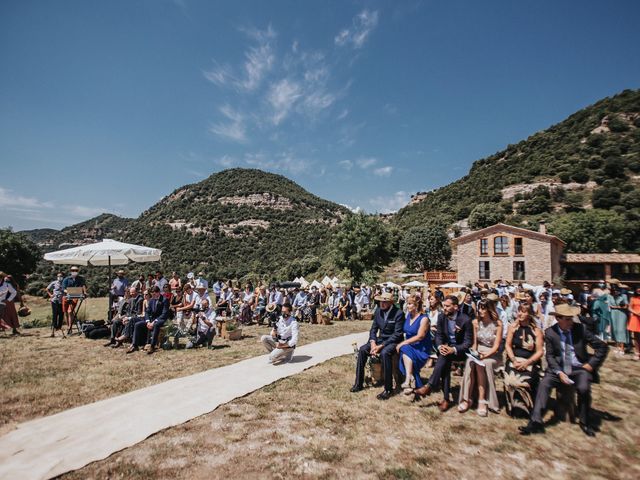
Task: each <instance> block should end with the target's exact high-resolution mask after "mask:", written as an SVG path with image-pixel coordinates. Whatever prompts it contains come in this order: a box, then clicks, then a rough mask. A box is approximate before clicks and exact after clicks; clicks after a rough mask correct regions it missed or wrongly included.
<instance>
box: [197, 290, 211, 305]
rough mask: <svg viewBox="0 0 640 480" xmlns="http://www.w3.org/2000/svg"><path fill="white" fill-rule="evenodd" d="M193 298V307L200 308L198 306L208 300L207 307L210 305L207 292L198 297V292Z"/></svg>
mask: <svg viewBox="0 0 640 480" xmlns="http://www.w3.org/2000/svg"><path fill="white" fill-rule="evenodd" d="M193 298H195V300H196V303H195V304H194V306H195V307H198V308H200V306H201V305H202V300H209V305H211V299H210V298H209V292H207V291H205V292H204V293H203V294H202V295H200V294H199V293H198V292H196V293H194V294H193Z"/></svg>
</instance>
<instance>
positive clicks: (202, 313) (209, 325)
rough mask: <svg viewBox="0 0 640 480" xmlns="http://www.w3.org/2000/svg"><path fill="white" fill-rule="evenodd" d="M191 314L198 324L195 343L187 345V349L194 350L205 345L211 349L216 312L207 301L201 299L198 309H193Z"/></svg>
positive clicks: (214, 332)
mask: <svg viewBox="0 0 640 480" xmlns="http://www.w3.org/2000/svg"><path fill="white" fill-rule="evenodd" d="M193 312H194V314H195V316H196V321H197V322H198V324H197V327H196V338H195V341H191V342H189V343H187V348H196V347H199V346H201V345H206V346H207V348H211V343H212V342H213V337H214V336H215V334H216V311H215V310H214V309H213V308H211V307H210V306H209V300H208V299H207V298H203V299H202V301H201V303H200V308H197V307H195V308H194V309H193Z"/></svg>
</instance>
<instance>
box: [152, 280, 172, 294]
mask: <svg viewBox="0 0 640 480" xmlns="http://www.w3.org/2000/svg"><path fill="white" fill-rule="evenodd" d="M153 282H154V284H155V285H156V286H157V287H158V288H159V289H160V292H162V290H163V289H164V286H165V285H166V284H167V283H168V281H167V279H166V278H164V277H162V278H160V279H155V280H154V281H153Z"/></svg>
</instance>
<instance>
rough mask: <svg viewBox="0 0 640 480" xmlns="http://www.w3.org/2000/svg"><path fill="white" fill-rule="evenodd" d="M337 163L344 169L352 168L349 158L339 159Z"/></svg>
mask: <svg viewBox="0 0 640 480" xmlns="http://www.w3.org/2000/svg"><path fill="white" fill-rule="evenodd" d="M338 165H340V166H341V167H342V168H344V169H345V170H351V169H352V168H353V162H352V161H351V160H341V161H339V162H338Z"/></svg>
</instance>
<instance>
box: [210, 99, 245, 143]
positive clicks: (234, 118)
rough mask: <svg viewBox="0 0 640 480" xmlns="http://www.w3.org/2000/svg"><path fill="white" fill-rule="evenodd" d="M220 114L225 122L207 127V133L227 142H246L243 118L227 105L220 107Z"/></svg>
mask: <svg viewBox="0 0 640 480" xmlns="http://www.w3.org/2000/svg"><path fill="white" fill-rule="evenodd" d="M220 113H222V115H224V116H225V117H226V118H227V120H228V121H227V122H226V123H223V122H218V123H216V124H213V125H211V127H209V131H210V132H211V133H214V134H216V135H218V136H221V137H224V138H226V139H229V140H233V141H236V142H240V143H244V142H246V141H247V129H246V127H245V124H244V116H243V115H242V114H241V113H240V112H238V111H236V110H234V109H233V108H232V107H231V106H229V105H223V106H222V107H220Z"/></svg>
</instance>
